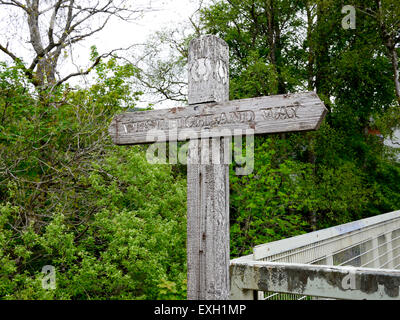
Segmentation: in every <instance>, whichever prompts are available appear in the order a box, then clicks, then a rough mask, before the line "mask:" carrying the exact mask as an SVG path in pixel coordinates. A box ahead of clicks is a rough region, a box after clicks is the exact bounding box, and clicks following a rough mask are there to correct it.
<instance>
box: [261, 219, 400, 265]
mask: <svg viewBox="0 0 400 320" xmlns="http://www.w3.org/2000/svg"><path fill="white" fill-rule="evenodd" d="M397 212H399V213H400V211H397ZM396 220H397V219H396ZM391 223H393V220H392V221H387V222H385V223H382V224H380V225H374V226H370V227H367V228H365V229H361V230H359V231H357V232H354V233H352V234H351V235H349V234H343V235H341V236H339V237H336V236H334V238H332V239H329V240H328V241H320V240H319V241H318V242H319V243H317V244H316V245H315V246H314V247H312V248H304V249H301V250H296V251H295V252H291V253H289V254H287V255H283V256H280V257H279V258H276V259H283V258H287V257H290V256H293V255H295V254H298V253H302V252H306V251H309V250H315V248H318V247H321V246H324V245H326V244H330V243H333V242H336V241H339V240H342V239H345V238H347V237H349V236H354V235H357V234H360V233H366V232H367V231H369V230H370V229H375V228H377V227H382V226H385V225H387V224H391ZM317 232H318V231H317ZM389 232H393V230H391V231H389ZM296 238H297V237H293V238H290V239H291V240H292V241H293V242H295V241H296ZM285 240H288V239H285ZM280 241H282V240H280ZM280 241H275V242H273V243H278V242H280ZM310 243H312V242H310ZM310 243H308V244H310ZM361 243H362V242H361ZM355 245H356V244H355ZM299 247H301V246H299ZM280 249H281V250H282V247H281V248H280ZM294 249H295V248H294ZM294 249H289V250H294ZM346 249H347V248H345V249H341V250H339V251H335V254H336V253H339V252H341V251H345V250H346ZM289 250H285V251H289ZM281 252H282V251H281ZM270 256H272V254H271V255H270ZM254 257H255V259H256V260H258V257H257V255H256V254H255V253H254ZM264 258H267V257H264ZM264 258H261V259H264ZM276 259H273V260H271V261H275V260H276Z"/></svg>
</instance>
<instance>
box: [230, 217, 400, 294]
mask: <svg viewBox="0 0 400 320" xmlns="http://www.w3.org/2000/svg"><path fill="white" fill-rule="evenodd" d="M399 269H400V211H396V212H391V213H387V214H383V215H379V216H375V217H372V218H368V219H363V220H359V221H355V222H352V223H347V224H344V225H340V226H336V227H332V228H328V229H324V230H320V231H316V232H312V233H308V234H304V235H301V236H297V237H293V238H289V239H284V240H280V241H276V242H271V243H267V244H263V245H260V246H257V247H255V248H254V249H253V254H252V255H249V256H245V257H241V258H238V259H234V260H232V261H231V298H232V299H260V300H266V299H271V300H277V299H278V300H282V299H285V300H286V299H291V300H292V299H296V300H302V299H320V298H331V299H400V295H399V287H400V271H399Z"/></svg>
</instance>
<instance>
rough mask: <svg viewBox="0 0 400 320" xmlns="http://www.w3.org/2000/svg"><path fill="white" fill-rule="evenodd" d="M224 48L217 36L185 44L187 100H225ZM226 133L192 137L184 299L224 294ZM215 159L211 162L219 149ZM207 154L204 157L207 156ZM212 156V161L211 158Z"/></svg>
mask: <svg viewBox="0 0 400 320" xmlns="http://www.w3.org/2000/svg"><path fill="white" fill-rule="evenodd" d="M228 68H229V48H228V45H227V44H226V43H225V42H224V41H223V40H221V39H219V38H218V37H216V36H205V37H202V38H199V39H194V40H192V42H191V43H190V46H189V104H190V105H194V104H202V103H207V102H224V101H227V100H229V75H228V70H229V69H228ZM224 139H226V138H218V139H203V140H191V141H190V142H189V152H188V166H187V183H188V195H187V206H188V209H187V213H188V217H187V219H188V226H187V262H188V284H187V285H188V299H189V300H227V299H229V262H230V260H229V165H228V164H225V163H226V162H225V161H224V160H225V156H224V155H225V152H226V151H225V150H224V144H225V140H224ZM218 149H219V151H220V154H219V155H217V157H218V158H219V159H220V162H219V164H215V163H212V159H213V158H214V160H215V158H216V157H215V155H213V154H212V150H214V152H215V150H218ZM207 160H209V161H207ZM214 162H215V161H214Z"/></svg>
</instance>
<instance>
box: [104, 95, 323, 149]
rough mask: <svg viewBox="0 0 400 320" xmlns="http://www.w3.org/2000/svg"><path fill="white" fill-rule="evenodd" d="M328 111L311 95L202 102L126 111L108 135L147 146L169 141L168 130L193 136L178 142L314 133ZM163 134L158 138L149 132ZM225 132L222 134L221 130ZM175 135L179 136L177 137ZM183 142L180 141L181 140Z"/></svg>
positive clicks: (127, 143)
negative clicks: (239, 133)
mask: <svg viewBox="0 0 400 320" xmlns="http://www.w3.org/2000/svg"><path fill="white" fill-rule="evenodd" d="M326 112H327V110H326V108H325V106H324V104H323V102H322V101H321V100H320V99H319V98H318V96H317V95H316V94H315V93H314V92H304V93H295V94H286V95H281V96H272V97H259V98H253V99H243V100H236V101H235V102H222V103H204V104H197V105H193V106H190V107H187V108H181V107H177V108H172V109H162V110H149V111H139V112H128V113H124V114H121V115H119V116H117V117H116V118H115V119H114V121H113V122H112V123H111V126H110V129H109V131H110V135H111V136H112V137H113V141H114V143H116V144H119V145H129V144H139V143H149V141H160V139H161V140H162V139H171V138H169V134H166V132H167V131H169V130H177V131H178V133H179V134H180V133H182V134H183V133H187V132H188V130H191V132H192V133H193V134H191V135H190V136H189V137H186V138H185V137H184V136H182V137H181V138H179V139H195V138H193V137H194V136H196V135H197V136H198V135H199V134H201V132H203V131H204V132H207V134H208V136H209V137H222V136H224V137H226V134H225V133H224V134H222V132H225V131H230V132H232V131H233V130H234V129H242V130H245V129H253V130H254V132H255V134H265V133H280V132H289V131H290V132H296V131H309V130H317V129H318V128H319V126H320V124H321V121H322V119H323V118H324V116H325V114H326ZM154 130H157V131H163V132H164V135H165V137H164V138H160V139H158V138H157V137H154V135H151V136H152V138H151V139H150V138H149V137H148V133H149V132H150V131H154ZM224 130H225V131H224ZM179 134H178V135H179ZM180 141H183V140H180Z"/></svg>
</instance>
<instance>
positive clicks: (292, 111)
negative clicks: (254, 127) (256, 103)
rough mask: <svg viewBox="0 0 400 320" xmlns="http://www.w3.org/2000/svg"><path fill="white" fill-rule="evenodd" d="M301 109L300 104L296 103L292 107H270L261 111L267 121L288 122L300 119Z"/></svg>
mask: <svg viewBox="0 0 400 320" xmlns="http://www.w3.org/2000/svg"><path fill="white" fill-rule="evenodd" d="M299 108H300V104H299V103H298V102H295V103H293V105H291V106H283V107H270V108H265V109H261V111H262V113H263V117H264V119H265V120H286V119H295V118H299V116H298V115H297V111H298V110H299Z"/></svg>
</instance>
